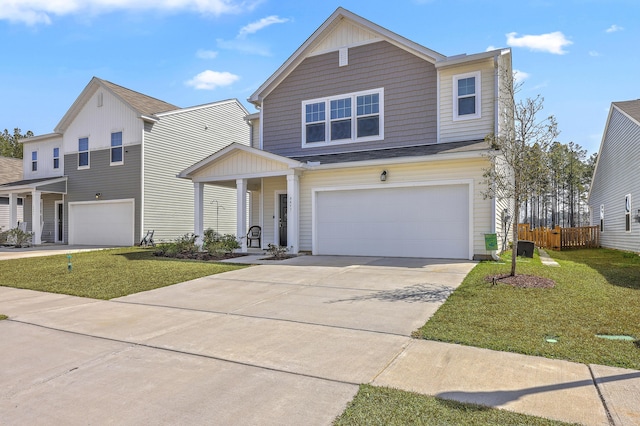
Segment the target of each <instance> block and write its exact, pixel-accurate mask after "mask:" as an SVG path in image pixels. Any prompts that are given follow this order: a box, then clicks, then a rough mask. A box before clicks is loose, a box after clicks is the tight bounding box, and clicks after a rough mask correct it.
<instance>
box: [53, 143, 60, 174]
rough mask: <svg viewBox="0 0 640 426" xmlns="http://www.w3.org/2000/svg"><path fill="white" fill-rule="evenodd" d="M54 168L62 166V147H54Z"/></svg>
mask: <svg viewBox="0 0 640 426" xmlns="http://www.w3.org/2000/svg"><path fill="white" fill-rule="evenodd" d="M53 168H54V170H55V169H59V168H60V148H53Z"/></svg>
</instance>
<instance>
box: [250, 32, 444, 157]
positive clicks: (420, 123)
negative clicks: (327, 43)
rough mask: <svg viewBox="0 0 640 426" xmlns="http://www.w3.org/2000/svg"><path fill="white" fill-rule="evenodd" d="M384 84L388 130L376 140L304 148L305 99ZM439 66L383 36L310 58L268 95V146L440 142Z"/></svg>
mask: <svg viewBox="0 0 640 426" xmlns="http://www.w3.org/2000/svg"><path fill="white" fill-rule="evenodd" d="M377 88H384V136H385V139H384V140H381V141H374V142H358V143H351V144H345V145H334V146H324V147H312V148H305V149H302V113H301V111H302V101H305V100H310V99H315V98H322V97H327V96H334V95H339V94H346V93H352V92H358V91H363V90H369V89H377ZM436 107H437V73H436V70H435V66H434V65H433V64H431V63H429V62H426V61H424V60H422V59H420V58H418V57H416V56H414V55H412V54H410V53H408V52H406V51H405V50H402V49H400V48H398V47H395V46H393V45H392V44H390V43H388V42H386V41H382V42H377V43H372V44H367V45H364V46H359V47H354V48H350V49H349V65H348V66H344V67H339V66H338V52H330V53H326V54H323V55H318V56H312V57H309V58H306V59H305V60H304V61H303V62H302V63H301V64H300V65H299V66H298V67H297V68H296V69H295V70H294V71H293V72H292V73H291V74H290V75H289V76H287V78H286V79H284V81H283V82H282V83H280V84H279V85H278V86H277V87H276V88H275V89H274V90H273V92H271V93H270V94H269V95H268V96H267V97H266V98H265V100H264V106H263V110H262V114H263V116H262V118H263V120H264V124H263V148H264V150H265V151H270V152H273V153H276V154H279V155H284V156H288V157H296V156H304V155H315V154H322V153H329V152H348V151H362V150H370V149H379V148H391V147H400V146H411V145H420V144H425V143H436V141H437V140H436V139H437V138H436V133H437V108H436Z"/></svg>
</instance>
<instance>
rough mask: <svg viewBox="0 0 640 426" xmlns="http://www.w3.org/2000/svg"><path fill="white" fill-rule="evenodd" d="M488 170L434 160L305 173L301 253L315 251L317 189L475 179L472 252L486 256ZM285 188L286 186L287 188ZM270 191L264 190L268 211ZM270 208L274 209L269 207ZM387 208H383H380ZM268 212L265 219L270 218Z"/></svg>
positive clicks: (477, 162)
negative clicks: (384, 177) (485, 187)
mask: <svg viewBox="0 0 640 426" xmlns="http://www.w3.org/2000/svg"><path fill="white" fill-rule="evenodd" d="M486 167H487V160H486V159H483V158H478V159H467V160H450V161H437V162H435V161H431V162H424V163H408V164H390V165H388V166H373V167H353V168H345V169H329V170H316V171H306V172H304V174H303V176H302V178H301V179H300V250H302V251H310V250H312V227H313V222H312V211H311V210H312V199H311V197H312V192H313V189H314V188H329V187H330V188H339V187H354V186H356V187H357V186H378V185H379V186H380V188H384V187H385V184H388V183H393V184H399V183H400V184H402V183H415V184H416V185H424V184H431V183H443V184H446V182H447V181H459V180H466V179H472V180H473V187H472V188H471V191H473V205H472V206H470V208H471V209H472V214H473V218H474V219H473V236H472V238H473V253H474V254H475V255H482V256H484V255H487V254H488V252H487V251H486V250H485V243H484V234H486V233H490V232H491V226H492V223H491V222H492V217H491V211H492V203H493V201H492V200H490V199H484V198H483V196H482V193H481V191H482V189H483V185H484V184H483V181H484V178H483V177H482V174H483V168H486ZM383 169H384V170H387V172H388V176H389V178H388V179H387V181H386V182H380V171H381V170H383ZM284 188H286V185H285V186H284ZM271 189H272V187H270V188H265V210H266V209H267V200H270V199H272V198H273V195H269V193H270V190H271ZM269 208H272V207H271V206H269ZM380 208H384V206H380ZM267 214H268V213H267V212H265V217H266V216H267Z"/></svg>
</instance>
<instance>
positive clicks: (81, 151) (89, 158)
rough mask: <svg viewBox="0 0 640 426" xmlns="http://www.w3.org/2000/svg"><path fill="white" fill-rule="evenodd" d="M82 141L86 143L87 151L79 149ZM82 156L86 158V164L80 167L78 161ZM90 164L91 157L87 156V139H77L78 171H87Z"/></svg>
mask: <svg viewBox="0 0 640 426" xmlns="http://www.w3.org/2000/svg"><path fill="white" fill-rule="evenodd" d="M83 140H86V141H87V149H81V146H80V144H81V143H82V141H83ZM84 155H86V157H87V164H84V165H81V164H80V159H81V158H82V157H83V156H84ZM90 164H91V156H90V154H89V137H84V138H78V170H84V169H88V168H89V167H90Z"/></svg>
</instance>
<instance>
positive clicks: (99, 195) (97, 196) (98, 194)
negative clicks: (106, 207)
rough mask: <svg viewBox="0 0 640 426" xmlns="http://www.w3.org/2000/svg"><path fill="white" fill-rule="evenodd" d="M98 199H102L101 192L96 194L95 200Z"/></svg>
mask: <svg viewBox="0 0 640 426" xmlns="http://www.w3.org/2000/svg"><path fill="white" fill-rule="evenodd" d="M100 197H102V192H96V200H97V199H98V198H100Z"/></svg>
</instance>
